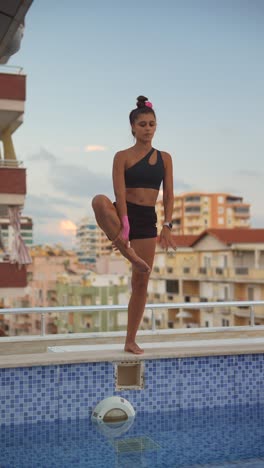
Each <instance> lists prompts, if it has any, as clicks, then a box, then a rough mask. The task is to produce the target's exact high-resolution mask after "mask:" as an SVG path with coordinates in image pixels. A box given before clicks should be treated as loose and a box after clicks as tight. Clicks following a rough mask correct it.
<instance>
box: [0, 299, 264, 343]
mask: <svg viewBox="0 0 264 468" xmlns="http://www.w3.org/2000/svg"><path fill="white" fill-rule="evenodd" d="M259 306H264V301H231V302H221V309H223V308H230V307H249V311H250V325H251V326H252V327H254V326H255V307H259ZM127 307H128V306H127V305H98V306H96V305H93V306H74V307H70V306H69V307H67V306H66V307H34V308H13V309H1V315H2V316H3V315H6V314H10V315H19V314H23V315H24V314H39V315H40V316H41V329H40V332H41V335H42V336H45V335H46V316H47V314H50V313H53V314H54V313H56V314H65V313H69V312H70V313H78V312H79V313H80V312H83V313H87V314H94V313H98V312H105V313H106V316H108V312H109V311H126V310H127ZM213 308H219V302H195V303H194V302H181V303H179V302H178V303H175V302H174V303H171V302H170V303H168V302H166V303H160V304H146V307H145V310H148V311H150V312H151V317H152V318H151V327H152V332H154V333H156V319H155V313H156V311H157V310H159V309H163V310H164V309H168V310H169V309H184V310H186V309H192V310H193V309H208V311H210V312H211V310H212V309H213ZM202 329H203V327H200V330H202ZM70 335H71V337H73V335H74V333H71V334H70ZM65 336H68V334H65ZM104 336H105V332H104Z"/></svg>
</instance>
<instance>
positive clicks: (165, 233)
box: [160, 153, 175, 250]
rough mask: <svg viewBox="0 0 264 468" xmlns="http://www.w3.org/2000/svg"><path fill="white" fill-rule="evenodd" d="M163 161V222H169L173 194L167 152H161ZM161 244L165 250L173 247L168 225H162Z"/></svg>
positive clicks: (170, 166) (170, 168)
mask: <svg viewBox="0 0 264 468" xmlns="http://www.w3.org/2000/svg"><path fill="white" fill-rule="evenodd" d="M163 155H164V156H163V162H164V169H165V174H164V179H163V206H164V223H168V224H169V223H171V221H172V212H173V203H174V194H173V168H172V158H171V155H170V154H169V153H163ZM160 239H161V246H162V247H163V248H165V249H166V250H167V249H168V247H172V248H173V249H174V248H175V246H174V243H173V240H172V237H171V230H170V228H169V227H168V226H166V225H163V227H162V230H161V233H160Z"/></svg>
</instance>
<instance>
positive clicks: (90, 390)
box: [0, 354, 264, 425]
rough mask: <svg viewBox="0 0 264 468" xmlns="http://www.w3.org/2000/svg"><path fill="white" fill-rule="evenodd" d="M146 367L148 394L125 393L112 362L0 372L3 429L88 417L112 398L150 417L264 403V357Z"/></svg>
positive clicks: (189, 359) (155, 362) (155, 363)
mask: <svg viewBox="0 0 264 468" xmlns="http://www.w3.org/2000/svg"><path fill="white" fill-rule="evenodd" d="M144 362H145V385H144V389H143V390H126V391H115V381H114V365H113V363H111V362H97V363H82V364H66V365H52V366H36V367H25V368H10V369H0V415H1V425H10V424H12V425H13V424H21V423H31V422H38V421H56V420H70V419H72V420H76V419H79V418H86V417H89V416H90V415H91V412H92V410H93V409H94V407H95V406H96V404H97V403H98V402H99V401H101V400H102V399H104V398H106V397H109V396H112V395H120V396H123V397H124V398H126V399H128V400H129V401H130V402H131V404H132V405H133V406H134V408H135V410H136V411H144V412H150V413H157V412H159V411H169V410H177V409H198V408H210V407H221V406H234V405H256V404H258V403H259V404H263V403H264V379H263V371H264V354H247V355H236V356H209V357H186V358H170V359H160V360H145V361H144Z"/></svg>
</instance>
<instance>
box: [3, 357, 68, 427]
mask: <svg viewBox="0 0 264 468" xmlns="http://www.w3.org/2000/svg"><path fill="white" fill-rule="evenodd" d="M58 370H59V369H58V367H57V366H47V367H44V366H43V367H40V366H39V367H32V368H17V369H1V372H0V375H1V396H0V414H1V424H3V423H4V424H20V423H21V422H25V421H27V422H39V421H43V420H45V421H53V420H55V419H57V417H58Z"/></svg>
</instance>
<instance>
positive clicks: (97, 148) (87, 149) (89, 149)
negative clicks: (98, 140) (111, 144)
mask: <svg viewBox="0 0 264 468" xmlns="http://www.w3.org/2000/svg"><path fill="white" fill-rule="evenodd" d="M106 150H107V147H106V146H103V145H87V146H85V148H84V151H85V152H86V153H90V152H93V151H106Z"/></svg>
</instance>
